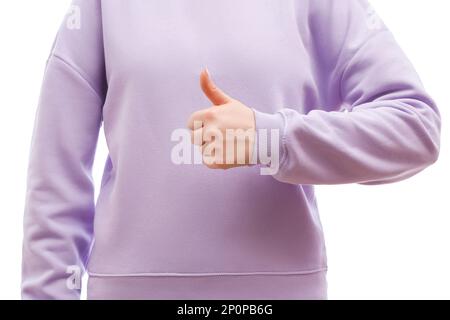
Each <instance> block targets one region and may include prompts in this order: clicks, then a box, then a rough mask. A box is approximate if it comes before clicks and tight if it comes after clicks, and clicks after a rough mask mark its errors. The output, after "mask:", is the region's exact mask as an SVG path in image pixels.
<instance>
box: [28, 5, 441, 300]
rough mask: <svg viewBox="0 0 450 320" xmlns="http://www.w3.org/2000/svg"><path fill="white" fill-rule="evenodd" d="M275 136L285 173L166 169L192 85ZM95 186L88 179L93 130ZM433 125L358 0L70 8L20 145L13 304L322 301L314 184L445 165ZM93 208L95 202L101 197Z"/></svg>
mask: <svg viewBox="0 0 450 320" xmlns="http://www.w3.org/2000/svg"><path fill="white" fill-rule="evenodd" d="M204 66H208V68H209V70H210V72H211V74H212V76H213V78H214V80H215V82H216V83H217V84H218V85H219V86H220V87H221V88H222V89H224V90H225V91H226V92H228V93H229V94H230V95H232V96H233V97H235V98H236V99H239V100H240V101H242V102H243V103H245V104H246V105H247V106H251V107H252V108H253V109H254V110H255V115H256V127H257V129H258V131H260V130H261V129H279V130H281V135H280V140H279V142H280V143H281V148H280V167H279V170H278V172H277V173H276V174H274V175H262V174H260V167H261V166H263V165H261V164H259V165H256V166H250V167H241V168H237V169H232V170H225V171H224V170H211V169H208V168H207V167H206V166H202V165H195V164H191V165H189V164H182V165H178V164H175V163H174V162H173V161H172V160H171V153H172V150H173V147H174V143H173V141H171V134H172V133H173V132H174V130H177V129H179V128H185V127H186V121H187V119H188V117H189V115H190V114H191V113H192V112H194V111H196V110H198V109H200V108H204V107H207V106H209V105H210V103H209V101H208V100H207V99H206V97H205V96H204V95H203V94H202V92H201V90H200V88H199V84H198V76H199V73H200V71H201V69H202V68H203V67H204ZM102 124H103V127H104V132H105V136H106V140H107V144H108V149H109V156H108V158H107V159H106V164H105V168H104V174H103V179H102V183H101V190H100V194H99V197H98V199H94V187H93V181H92V175H91V169H92V164H93V160H94V153H95V149H96V143H97V138H98V135H99V129H100V128H101V126H102ZM439 139H440V115H439V111H438V109H437V108H436V106H435V104H434V102H433V100H432V99H431V98H430V97H429V95H428V94H427V93H426V91H425V90H424V88H423V86H422V84H421V82H420V80H419V77H418V75H417V74H416V72H415V70H414V68H413V66H412V65H411V63H410V62H409V61H408V59H407V57H406V56H405V54H404V53H403V52H402V50H401V49H400V48H399V46H398V45H397V43H396V42H395V40H394V38H393V36H392V34H391V33H390V32H389V30H387V29H386V27H385V25H384V24H383V23H382V21H381V20H380V19H379V18H378V16H377V15H376V13H375V12H374V11H373V10H372V9H371V7H370V6H369V4H368V2H367V1H365V0H339V1H336V0H283V1H279V0H239V1H238V0H227V1H225V0H222V1H219V0H211V1H204V0H190V1H185V0H170V1H162V0H160V1H157V0H146V1H141V0H128V1H123V0H74V1H73V5H72V7H71V10H70V12H69V13H68V15H67V17H66V19H65V20H64V22H63V24H62V25H61V28H60V30H59V32H58V34H57V37H56V40H55V44H54V46H53V49H52V51H51V54H50V56H49V59H48V61H47V66H46V70H45V77H44V79H43V85H42V89H41V96H40V100H39V107H38V111H37V114H36V122H35V128H34V133H33V140H32V146H31V154H30V162H29V168H28V187H27V194H26V206H25V219H24V241H23V277H22V297H23V298H24V299H77V298H79V295H80V287H79V285H78V283H77V282H78V277H79V276H80V275H81V273H83V272H84V271H86V270H87V272H88V274H89V275H90V276H89V280H88V288H87V289H88V291H87V292H88V298H89V299H106V298H112V299H114V298H136V299H139V298H148V299H152V298H154V299H158V298H175V299H176V298H184V299H189V298H204V299H215V298H225V299H226V298H235V299H240V298H255V299H265V298H268V299H277V298H283V299H291V298H292V299H316V298H317V299H322V298H326V297H327V293H326V288H327V283H326V279H325V275H326V270H327V260H326V251H325V244H324V237H323V233H322V227H321V223H320V219H319V215H318V210H317V203H316V198H315V195H314V188H313V185H322V184H347V183H360V184H382V183H392V182H396V181H400V180H402V179H406V178H408V177H411V176H413V175H414V174H416V173H418V172H419V171H421V170H423V169H424V168H426V167H427V166H429V165H430V164H432V163H434V162H435V161H436V159H437V157H438V153H439V143H440V141H439ZM95 200H96V201H95Z"/></svg>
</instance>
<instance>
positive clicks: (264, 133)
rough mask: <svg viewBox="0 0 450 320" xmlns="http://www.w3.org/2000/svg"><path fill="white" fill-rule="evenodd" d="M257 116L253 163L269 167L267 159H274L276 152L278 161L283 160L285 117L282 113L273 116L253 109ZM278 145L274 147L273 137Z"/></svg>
mask: <svg viewBox="0 0 450 320" xmlns="http://www.w3.org/2000/svg"><path fill="white" fill-rule="evenodd" d="M253 112H254V114H255V129H256V136H255V143H254V145H253V154H252V155H253V157H252V163H256V164H264V165H269V164H270V163H266V161H267V159H270V158H271V157H272V154H273V153H274V152H278V159H281V151H282V138H283V134H284V126H285V123H284V117H283V115H282V114H281V113H280V112H277V113H274V114H271V113H265V112H260V111H258V110H256V109H253ZM273 134H277V135H278V137H277V138H276V137H274V139H276V141H277V142H278V145H272V135H273Z"/></svg>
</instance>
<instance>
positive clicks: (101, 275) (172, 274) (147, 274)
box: [87, 267, 328, 278]
mask: <svg viewBox="0 0 450 320" xmlns="http://www.w3.org/2000/svg"><path fill="white" fill-rule="evenodd" d="M327 270H328V268H327V267H322V268H317V269H311V270H299V271H256V272H142V273H139V272H136V273H100V272H90V271H87V274H88V275H89V276H90V277H98V278H116V277H119V278H120V277H167V276H169V277H214V276H258V275H259V276H271V275H273V276H288V275H308V274H314V273H319V272H324V271H327Z"/></svg>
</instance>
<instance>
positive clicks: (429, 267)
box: [0, 0, 450, 299]
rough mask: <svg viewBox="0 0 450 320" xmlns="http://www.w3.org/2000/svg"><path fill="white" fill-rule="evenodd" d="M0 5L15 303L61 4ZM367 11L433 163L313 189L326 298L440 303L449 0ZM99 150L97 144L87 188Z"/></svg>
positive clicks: (446, 292)
mask: <svg viewBox="0 0 450 320" xmlns="http://www.w3.org/2000/svg"><path fill="white" fill-rule="evenodd" d="M161 1H162V0H161ZM336 1H337V0H336ZM0 3H1V4H0V39H1V49H0V104H1V106H0V147H1V149H0V150H1V158H0V163H1V166H0V262H1V264H0V299H19V298H20V268H21V241H22V215H23V208H24V199H25V182H26V168H27V161H28V152H29V146H30V139H31V134H32V128H33V122H34V115H35V109H36V107H37V100H38V96H39V90H40V85H41V81H42V77H43V71H44V66H45V61H46V58H47V56H48V54H49V52H50V48H51V45H52V42H53V39H54V36H55V34H56V30H57V29H58V27H59V24H60V22H61V21H62V19H63V17H64V15H65V12H66V10H67V9H68V6H69V3H70V0H39V1H34V0H14V1H13V0H9V1H5V0H2V1H1V2H0ZM372 4H373V6H374V7H375V9H376V10H377V11H378V13H379V15H380V16H381V17H382V19H383V20H384V21H385V23H386V24H387V25H388V26H389V28H390V29H391V30H392V32H393V33H394V34H395V36H396V38H397V40H398V42H399V43H400V45H401V46H402V48H403V49H404V51H406V53H407V54H408V56H409V58H410V59H411V60H412V62H413V63H414V65H415V67H416V68H417V70H418V72H419V74H420V75H421V78H422V80H423V82H424V84H425V86H426V88H427V89H428V91H429V92H430V93H431V95H432V96H433V97H434V98H435V100H436V102H437V103H438V106H439V107H440V110H441V113H442V117H443V131H442V147H441V156H440V160H439V161H438V162H437V163H436V164H435V165H434V166H432V167H430V168H428V169H426V170H425V171H424V172H422V173H420V174H419V175H417V176H415V177H413V178H411V179H409V180H407V181H404V182H401V183H397V184H391V185H384V186H360V185H346V186H332V187H320V188H317V192H318V195H317V197H318V201H319V209H320V211H321V217H322V223H323V225H324V229H325V235H326V241H327V248H328V250H327V251H328V262H329V268H330V270H329V272H328V282H329V298H330V299H450V248H449V245H450V193H449V188H448V185H449V182H450V171H449V168H448V163H449V156H450V152H449V148H450V144H449V140H448V139H447V138H448V137H449V129H448V128H449V126H448V121H450V85H449V81H448V78H449V77H450V63H449V61H450V47H449V44H450V41H449V40H448V39H449V31H450V22H449V21H450V18H449V15H450V2H449V1H445V0H427V1H423V0H409V1H406V0H397V1H391V0H372ZM106 152H107V151H106V148H105V143H104V141H103V137H102V140H101V141H100V144H99V149H98V152H97V155H98V156H97V160H96V166H95V178H96V182H97V185H98V183H99V181H100V175H101V172H102V169H103V168H102V166H103V164H104V159H105V157H106ZM97 191H98V189H97Z"/></svg>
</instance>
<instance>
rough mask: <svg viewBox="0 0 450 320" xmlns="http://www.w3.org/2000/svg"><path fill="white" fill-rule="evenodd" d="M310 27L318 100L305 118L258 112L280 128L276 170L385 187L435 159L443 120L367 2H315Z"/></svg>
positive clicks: (296, 178)
mask: <svg viewBox="0 0 450 320" xmlns="http://www.w3.org/2000/svg"><path fill="white" fill-rule="evenodd" d="M309 6H310V8H309V14H308V19H309V21H308V22H307V23H308V25H309V28H310V31H311V35H312V36H311V37H312V39H313V40H312V41H311V42H312V43H313V44H312V45H311V46H312V48H311V49H310V50H311V56H312V57H313V60H315V62H314V63H315V66H314V69H315V70H316V72H315V73H316V76H317V79H318V80H317V81H318V83H319V85H318V87H319V88H321V89H320V90H319V95H320V96H321V97H322V101H324V103H325V105H323V106H318V108H317V109H316V110H312V111H310V112H309V113H307V114H301V113H300V112H298V111H297V110H294V109H290V108H285V109H282V110H280V111H279V112H277V113H276V114H267V113H263V112H259V111H255V117H256V128H257V130H260V129H269V130H270V129H277V128H281V131H282V133H281V135H280V145H281V147H280V157H279V158H280V161H279V169H278V172H277V173H276V174H274V175H273V176H274V178H276V179H277V180H279V181H281V182H285V183H291V184H316V185H321V184H346V183H360V184H382V183H391V182H396V181H400V180H403V179H406V178H408V177H411V176H413V175H414V174H416V173H418V172H420V171H421V170H423V169H424V168H426V167H427V166H429V165H430V164H432V163H434V162H435V161H436V160H437V157H438V154H439V144H440V125H441V124H440V114H439V111H438V109H437V107H436V105H435V103H434V102H433V100H432V99H431V98H430V96H429V95H428V94H427V93H426V92H425V90H424V87H423V86H422V84H421V81H420V79H419V77H418V75H417V74H416V72H415V70H414V68H413V66H412V65H411V63H410V61H409V60H408V59H407V57H406V56H405V54H404V53H403V52H402V50H401V49H400V48H399V46H398V44H397V43H396V41H395V39H394V37H393V35H392V34H391V33H390V31H389V30H388V29H387V28H386V26H385V25H384V24H383V22H382V21H381V20H380V18H379V17H378V16H377V14H376V13H375V12H374V10H373V9H372V7H371V6H370V5H369V3H368V2H367V1H366V0H342V1H334V0H314V1H313V0H311V1H309Z"/></svg>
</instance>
